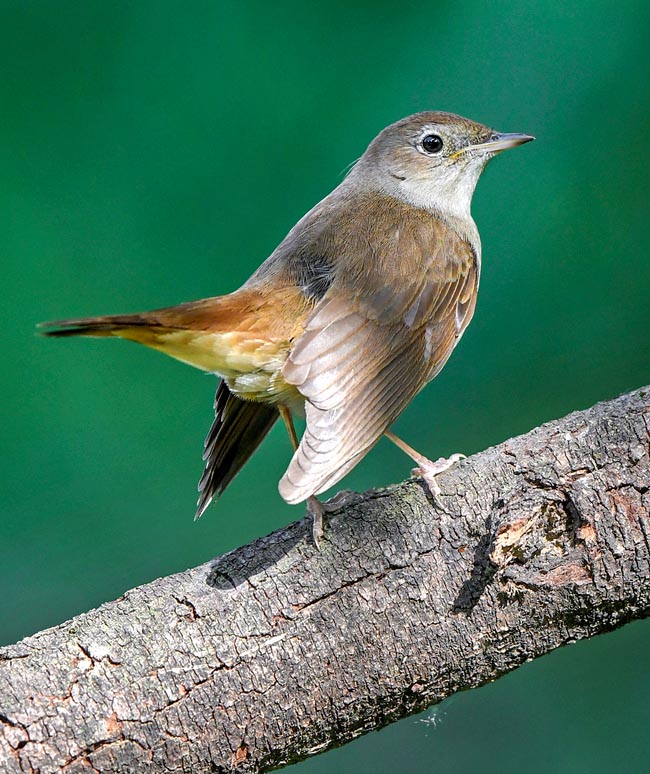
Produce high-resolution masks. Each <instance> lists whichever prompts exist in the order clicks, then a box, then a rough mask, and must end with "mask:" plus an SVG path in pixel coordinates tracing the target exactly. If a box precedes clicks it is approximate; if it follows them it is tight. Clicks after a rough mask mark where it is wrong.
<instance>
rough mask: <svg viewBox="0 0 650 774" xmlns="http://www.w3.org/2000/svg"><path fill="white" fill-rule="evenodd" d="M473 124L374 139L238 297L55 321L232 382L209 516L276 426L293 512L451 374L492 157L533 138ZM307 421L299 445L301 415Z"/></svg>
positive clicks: (476, 259) (210, 443) (444, 463)
mask: <svg viewBox="0 0 650 774" xmlns="http://www.w3.org/2000/svg"><path fill="white" fill-rule="evenodd" d="M533 139H534V138H533V137H531V136H530V135H527V134H504V133H500V132H495V131H494V130H492V129H490V128H488V127H487V126H484V125H482V124H480V123H476V122H474V121H470V120H468V119H466V118H462V117H461V116H458V115H454V114H451V113H444V112H433V111H430V112H423V113H417V114H415V115H412V116H408V117H407V118H403V119H402V120H400V121H397V122H396V123H394V124H391V125H390V126H388V127H387V128H386V129H384V130H383V131H382V132H380V133H379V135H377V137H375V139H374V140H373V141H372V142H371V143H370V145H369V146H368V148H367V150H366V151H365V153H364V154H363V155H362V156H361V158H360V159H359V160H358V161H357V162H356V163H355V164H354V166H353V167H352V168H351V170H350V171H349V173H348V174H347V175H346V177H345V178H344V179H343V181H342V182H341V183H340V185H339V186H338V187H337V188H335V189H334V191H332V193H330V194H329V195H328V196H326V197H325V198H324V199H323V200H322V201H321V202H319V203H318V204H317V205H316V206H315V207H314V208H313V209H311V210H310V211H309V212H308V213H307V214H306V215H305V216H304V217H302V218H301V219H300V220H299V221H298V223H297V224H296V225H295V226H294V227H293V228H292V229H291V231H289V233H288V234H287V236H286V237H285V238H284V239H283V240H282V242H281V243H280V244H279V245H278V247H277V248H276V249H275V250H274V251H273V252H272V253H271V255H270V256H269V257H268V258H267V259H266V260H265V261H264V262H263V263H262V264H261V266H260V267H259V268H258V269H257V271H255V272H254V274H253V275H252V276H251V277H250V279H248V280H247V281H246V282H245V283H244V284H243V285H242V286H241V287H240V288H239V289H238V290H235V291H234V292H232V293H230V294H228V295H222V296H216V297H212V298H205V299H202V300H199V301H191V302H189V303H183V304H180V305H178V306H172V307H167V308H163V309H157V310H154V311H151V312H142V313H139V314H124V315H111V316H103V317H83V318H77V319H68V320H60V321H55V322H50V323H43V324H42V325H43V326H44V327H45V328H46V329H47V330H46V331H45V334H46V335H48V336H58V337H63V336H101V337H112V336H116V337H118V338H122V339H128V340H130V341H135V342H138V343H139V344H144V345H145V346H147V347H151V348H152V349H156V350H159V351H161V352H164V353H165V354H167V355H170V356H171V357H174V358H176V359H178V360H180V361H182V362H184V363H188V364H189V365H192V366H195V367H196V368H199V369H202V370H203V371H207V372H211V373H214V374H216V375H217V376H218V377H220V381H219V383H218V386H217V392H216V397H215V401H214V412H215V419H214V422H213V424H212V427H211V428H210V431H209V433H208V436H207V438H206V441H205V447H204V455H203V458H204V461H205V470H204V472H203V475H202V477H201V480H200V482H199V493H200V496H199V500H198V508H197V512H196V518H199V517H200V516H201V515H202V514H203V512H204V511H205V510H206V508H207V507H208V505H209V504H210V502H211V501H212V500H213V499H215V498H217V497H218V496H219V495H221V494H222V492H223V491H224V490H225V488H226V487H227V486H228V484H229V483H230V482H231V481H232V479H233V477H234V476H235V475H236V474H237V472H238V471H239V470H240V469H241V468H242V467H243V465H245V463H246V462H247V461H248V460H249V458H250V456H251V455H252V454H253V452H254V451H255V450H256V449H257V447H258V446H259V444H260V443H261V441H262V440H263V439H264V437H265V436H266V434H267V433H268V432H269V430H270V429H271V427H272V426H273V425H274V423H275V422H276V421H277V419H278V418H282V420H283V422H284V424H285V425H286V428H287V431H288V434H289V438H290V441H291V444H292V447H293V450H294V453H293V457H292V458H291V461H290V462H289V466H288V468H287V470H286V472H285V474H284V475H283V476H282V479H281V480H280V483H279V490H280V494H281V495H282V497H283V498H284V500H285V501H286V502H287V503H300V502H302V501H305V500H307V506H308V511H309V512H310V513H311V515H312V518H313V538H314V541H315V543H316V545H318V543H319V540H320V538H321V537H322V534H323V526H322V522H323V514H324V508H323V505H322V504H321V503H320V501H318V500H317V498H316V495H317V494H319V493H321V492H323V491H325V490H326V489H329V488H330V487H331V486H333V485H334V484H336V483H337V482H338V481H339V480H340V479H341V478H343V476H345V474H346V473H347V472H348V471H349V470H351V469H352V468H353V467H354V466H355V465H356V464H357V463H358V462H359V461H360V460H361V459H362V458H363V457H364V456H365V455H366V454H367V453H368V452H369V451H370V449H371V448H372V447H373V446H374V445H375V443H377V441H378V440H379V439H380V438H381V437H382V435H386V436H387V437H388V438H389V439H391V440H392V441H393V442H395V443H396V444H397V445H398V446H399V447H400V448H401V449H402V450H403V451H405V452H406V454H408V455H409V456H410V457H411V458H412V459H413V460H414V461H415V462H416V463H417V466H418V467H417V468H416V469H415V470H414V472H415V473H418V474H419V475H422V476H423V477H424V479H425V480H426V481H427V483H428V484H429V486H430V488H431V489H432V491H433V492H434V493H435V494H439V492H440V490H439V487H438V484H437V483H436V481H435V476H436V475H437V474H439V473H441V472H442V471H444V470H446V469H447V468H448V467H449V466H450V465H451V464H453V463H454V462H456V461H457V460H458V459H460V458H461V457H462V456H463V455H461V454H455V455H452V456H451V457H450V458H449V459H442V458H441V459H439V460H437V461H435V462H432V461H430V460H429V459H427V458H426V457H424V456H423V455H421V454H419V453H418V452H416V451H415V450H414V449H412V448H411V447H410V446H408V445H407V444H406V443H405V442H404V441H402V440H401V439H400V438H398V437H397V436H396V435H394V434H393V433H392V432H391V431H390V429H389V428H390V426H391V424H392V423H393V422H394V421H395V419H396V418H397V417H398V416H399V415H400V414H401V412H402V411H403V410H404V408H405V407H406V406H407V405H408V404H409V402H410V401H411V400H412V399H413V397H414V396H415V395H416V394H417V393H418V392H419V391H420V390H421V389H422V388H423V387H424V386H425V385H426V384H427V382H429V381H431V380H432V379H433V378H434V377H435V376H436V375H437V374H438V373H440V370H441V369H442V367H443V366H444V364H445V363H446V361H447V359H448V358H449V356H450V355H451V352H452V350H453V349H454V347H455V346H456V344H457V343H458V341H459V340H460V337H461V336H462V335H463V332H464V331H465V329H466V328H467V325H468V324H469V322H470V320H471V319H472V315H473V314H474V307H475V305H476V295H477V291H478V286H479V276H480V269H481V244H480V239H479V234H478V230H477V228H476V225H475V223H474V221H473V219H472V216H471V214H470V204H471V199H472V195H473V193H474V188H475V186H476V183H477V181H478V178H479V176H480V174H481V172H482V171H483V169H484V168H485V166H486V164H487V163H488V161H489V160H490V159H491V158H493V157H494V156H495V155H497V154H498V153H500V152H501V151H503V150H506V149H508V148H513V147H515V146H517V145H521V144H523V143H526V142H529V141H530V140H533ZM294 415H298V416H302V417H304V418H305V420H306V427H305V431H304V433H303V435H302V438H301V440H300V441H298V438H297V436H296V432H295V429H294V425H293V419H292V417H293V416H294Z"/></svg>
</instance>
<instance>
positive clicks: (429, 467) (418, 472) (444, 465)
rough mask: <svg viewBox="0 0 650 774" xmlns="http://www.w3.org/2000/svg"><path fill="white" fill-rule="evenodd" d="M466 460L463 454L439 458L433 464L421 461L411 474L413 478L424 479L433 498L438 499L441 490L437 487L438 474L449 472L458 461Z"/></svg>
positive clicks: (429, 461) (428, 461)
mask: <svg viewBox="0 0 650 774" xmlns="http://www.w3.org/2000/svg"><path fill="white" fill-rule="evenodd" d="M464 459H466V455H465V454H460V453H459V452H458V453H456V454H452V455H451V456H450V457H440V458H439V459H437V460H436V461H435V462H433V461H432V460H422V461H421V462H420V464H419V465H418V467H417V468H413V470H412V471H411V474H412V475H414V476H420V477H421V478H423V479H424V481H425V482H426V484H427V486H428V487H429V489H430V490H431V494H432V495H433V496H434V497H439V496H440V494H441V493H442V490H441V489H440V487H439V486H438V482H437V481H436V476H437V475H439V474H440V473H444V472H445V470H449V468H451V467H452V466H453V465H455V464H456V463H457V462H458V461H459V460H464Z"/></svg>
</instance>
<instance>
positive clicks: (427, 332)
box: [280, 240, 478, 503]
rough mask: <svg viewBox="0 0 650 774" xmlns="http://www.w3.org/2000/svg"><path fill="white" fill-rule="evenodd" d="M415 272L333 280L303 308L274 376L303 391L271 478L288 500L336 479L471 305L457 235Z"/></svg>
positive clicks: (459, 328)
mask: <svg viewBox="0 0 650 774" xmlns="http://www.w3.org/2000/svg"><path fill="white" fill-rule="evenodd" d="M453 247H454V249H453V250H450V245H449V244H445V243H444V240H443V242H442V243H441V244H439V246H438V252H437V254H436V255H434V256H433V260H431V261H430V268H429V269H428V270H427V269H426V266H425V270H423V271H421V272H420V276H419V278H418V279H409V278H402V281H401V282H400V283H399V285H397V284H392V285H391V284H384V285H379V284H376V285H375V287H374V289H371V288H369V287H362V286H360V283H359V282H357V283H356V284H355V283H353V282H349V281H345V280H344V281H343V282H338V283H334V284H333V285H332V287H331V288H330V289H329V290H328V292H327V293H326V294H325V296H324V297H323V299H322V300H321V301H320V303H319V304H318V305H317V306H316V308H315V309H314V311H313V313H312V314H311V316H310V317H309V318H308V321H307V326H306V330H305V333H304V334H303V335H302V336H301V337H300V338H299V339H298V340H297V342H295V344H294V346H293V348H292V350H291V352H290V355H289V358H288V360H287V363H286V364H285V366H284V369H283V376H284V378H285V379H286V381H287V382H289V383H290V384H293V385H295V386H296V387H297V388H298V390H299V392H300V393H301V394H302V395H304V396H305V398H306V399H307V400H306V406H305V410H306V419H307V426H306V430H305V433H304V434H303V437H302V440H301V443H300V446H299V448H298V450H297V451H296V453H295V455H294V456H293V459H292V460H291V463H290V465H289V468H288V469H287V471H286V473H285V474H284V476H283V478H282V480H281V481H280V493H281V494H282V496H283V497H284V499H285V500H286V501H287V502H290V503H297V502H301V501H302V500H304V499H306V498H307V497H309V496H310V495H313V494H318V493H320V492H322V491H324V490H325V489H328V488H329V487H330V486H333V485H334V484H335V483H336V482H337V481H339V480H340V479H341V478H342V477H343V476H344V475H345V474H346V473H347V472H348V471H349V470H350V469H351V468H353V467H354V466H355V465H356V464H357V462H358V461H359V460H360V459H361V458H362V457H363V456H364V455H365V454H366V453H367V452H368V451H369V450H370V448H371V447H372V446H373V445H374V444H375V443H376V442H377V441H378V440H379V438H380V437H381V435H382V434H383V433H384V431H385V430H386V429H387V428H388V427H389V426H390V425H391V424H392V422H393V421H394V420H395V419H396V418H397V417H398V416H399V414H400V413H401V412H402V411H403V409H404V408H405V407H406V406H407V404H408V403H409V402H410V401H411V400H412V398H413V397H414V396H415V395H416V393H417V392H418V391H419V390H420V389H421V388H422V387H423V386H424V385H425V384H426V382H427V381H429V380H430V379H432V378H433V377H434V376H435V375H436V374H437V373H438V372H439V371H440V369H441V368H442V366H443V365H444V363H445V362H446V360H447V358H448V357H449V355H450V354H451V352H452V350H453V348H454V346H455V344H456V342H457V341H458V339H459V338H460V336H461V335H462V333H463V331H464V329H465V327H466V326H467V324H468V323H469V320H470V319H471V316H472V313H473V311H474V305H475V299H476V291H477V287H478V268H477V263H476V257H475V255H474V253H473V251H472V249H471V247H470V246H469V245H468V244H466V243H464V242H460V240H459V241H458V242H457V243H456V244H454V245H453Z"/></svg>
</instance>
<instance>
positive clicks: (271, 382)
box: [149, 330, 304, 414]
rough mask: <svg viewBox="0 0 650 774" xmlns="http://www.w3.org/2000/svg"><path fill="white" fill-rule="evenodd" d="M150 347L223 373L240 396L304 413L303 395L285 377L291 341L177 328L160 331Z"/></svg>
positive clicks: (196, 366)
mask: <svg viewBox="0 0 650 774" xmlns="http://www.w3.org/2000/svg"><path fill="white" fill-rule="evenodd" d="M149 346H151V347H153V348H154V349H159V350H161V351H162V352H164V353H165V354H167V355H170V356H171V357H174V358H176V359H177V360H181V361H182V362H183V363H188V364H189V365H192V366H194V367H195V368H200V369H201V370H202V371H209V372H211V373H214V374H216V375H217V376H220V377H221V378H222V379H224V380H225V382H226V384H227V385H228V388H229V389H230V391H231V392H232V393H234V394H235V395H237V397H239V398H243V399H245V400H254V401H260V402H263V403H284V404H286V405H287V406H288V407H289V408H290V409H291V410H292V411H293V412H294V413H297V414H302V413H304V409H303V404H304V398H303V396H302V395H300V393H299V392H298V390H296V388H295V387H294V386H293V385H291V384H287V382H286V381H285V380H284V378H283V377H282V368H283V366H284V364H285V362H286V359H287V355H288V352H289V347H290V344H289V342H288V341H273V340H270V341H269V340H268V339H256V338H252V337H251V336H250V333H249V334H247V333H246V332H243V331H242V332H240V331H235V332H227V333H216V332H211V331H189V330H174V331H169V332H165V333H161V334H158V335H157V337H156V340H155V342H153V343H151V344H149Z"/></svg>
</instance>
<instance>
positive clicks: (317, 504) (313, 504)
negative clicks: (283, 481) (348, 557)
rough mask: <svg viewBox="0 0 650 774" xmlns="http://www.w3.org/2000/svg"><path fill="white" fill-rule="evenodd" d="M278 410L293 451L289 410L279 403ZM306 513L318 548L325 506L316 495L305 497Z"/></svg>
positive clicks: (295, 443) (293, 430)
mask: <svg viewBox="0 0 650 774" xmlns="http://www.w3.org/2000/svg"><path fill="white" fill-rule="evenodd" d="M278 411H279V412H280V416H281V417H282V421H283V422H284V426H285V427H286V428H287V433H288V435H289V440H290V441H291V446H292V447H293V450H294V452H296V451H297V449H298V436H297V435H296V428H295V427H294V424H293V417H292V416H291V412H290V411H289V409H288V408H287V407H286V406H284V405H282V404H281V403H280V404H279V405H278ZM307 513H309V514H310V516H311V518H312V532H311V534H312V537H313V539H314V545H315V546H316V548H318V549H320V539H321V538H322V537H323V514H324V513H325V506H324V505H323V504H322V503H321V501H320V500H319V499H318V498H317V497H314V495H312V496H311V497H308V498H307Z"/></svg>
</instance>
